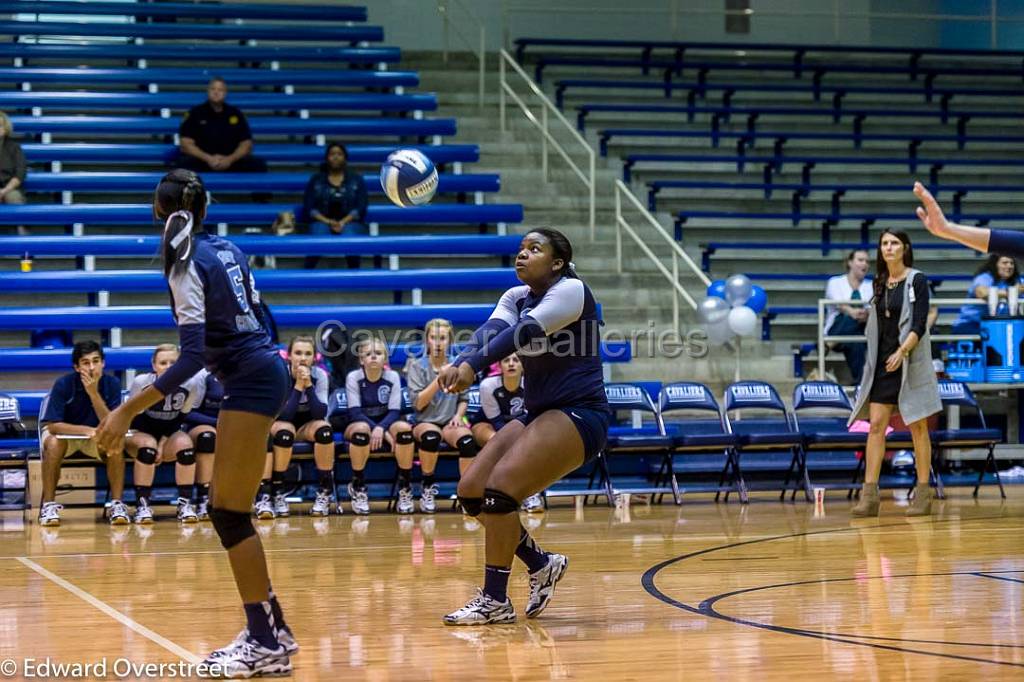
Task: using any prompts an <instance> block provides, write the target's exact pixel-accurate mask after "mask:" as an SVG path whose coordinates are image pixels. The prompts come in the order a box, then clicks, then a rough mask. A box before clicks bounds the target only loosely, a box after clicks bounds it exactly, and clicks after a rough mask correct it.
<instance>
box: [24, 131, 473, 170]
mask: <svg viewBox="0 0 1024 682" xmlns="http://www.w3.org/2000/svg"><path fill="white" fill-rule="evenodd" d="M318 120H319V119H318ZM450 125H452V126H453V125H454V122H451V123H450ZM451 129H452V130H454V128H451ZM346 146H347V147H348V160H349V163H352V164H359V163H362V164H371V163H382V162H383V161H384V159H385V158H387V155H388V154H390V153H391V152H393V151H395V150H396V149H398V148H399V146H401V147H403V148H405V147H406V145H395V144H389V145H388V144H386V145H380V144H352V145H346ZM408 146H409V147H411V148H413V149H419V150H420V151H422V152H423V153H424V154H426V155H427V156H429V157H430V160H431V161H433V162H434V165H442V164H446V163H456V164H461V163H463V162H470V163H472V162H476V161H479V160H480V148H479V147H478V146H477V145H475V144H437V145H408ZM21 150H22V151H23V152H24V153H25V158H26V160H27V161H28V162H29V163H50V164H56V165H58V166H59V165H60V164H62V163H63V162H80V163H104V164H108V165H110V164H119V163H130V164H143V163H148V164H152V163H160V164H164V163H170V162H172V161H173V160H174V159H176V158H177V157H178V153H179V152H178V148H177V147H176V146H174V145H168V144H151V143H136V144H94V143H86V142H69V143H59V144H39V143H33V142H30V143H27V144H23V145H22V146H21ZM325 151H326V149H325V147H324V146H318V145H313V144H280V143H266V144H264V143H261V144H260V145H259V147H257V154H258V155H259V156H260V158H262V159H265V160H266V161H268V162H269V161H272V162H274V163H301V164H316V163H320V162H322V161H323V160H324V152H325ZM55 170H57V171H59V168H56V169H55ZM208 175H209V174H208ZM204 179H205V178H204Z"/></svg>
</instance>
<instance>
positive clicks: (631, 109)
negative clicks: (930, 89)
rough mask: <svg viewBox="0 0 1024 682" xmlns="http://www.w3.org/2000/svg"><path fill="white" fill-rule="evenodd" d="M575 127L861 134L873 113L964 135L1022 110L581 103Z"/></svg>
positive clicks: (1023, 114) (1017, 116) (1019, 114)
mask: <svg viewBox="0 0 1024 682" xmlns="http://www.w3.org/2000/svg"><path fill="white" fill-rule="evenodd" d="M576 111H577V114H576V127H577V128H578V129H579V130H580V132H583V131H584V129H585V127H586V118H587V116H588V115H589V114H591V113H594V112H605V113H651V114H686V120H687V121H689V122H691V123H692V122H693V120H694V117H695V116H696V115H697V114H709V115H710V116H711V130H712V131H717V130H719V129H720V128H721V124H722V122H723V121H729V120H730V119H731V117H732V116H733V115H739V116H746V117H747V124H746V127H747V131H749V132H753V131H754V130H756V129H757V120H758V119H759V118H760V117H761V116H780V117H785V118H807V117H821V118H830V119H832V122H833V123H840V122H841V121H842V119H843V117H848V118H852V119H853V132H854V134H855V135H860V134H861V133H862V132H863V130H864V121H865V120H867V118H868V117H869V116H870V117H874V116H884V117H888V118H901V119H936V118H937V119H938V120H939V122H940V123H942V124H946V123H948V122H949V120H950V119H956V131H957V135H959V136H966V135H967V124H968V122H970V121H971V119H978V118H981V119H994V120H1014V121H1016V120H1018V119H1020V118H1022V117H1024V112H1020V111H1006V110H986V109H976V110H975V109H971V110H956V111H952V110H945V111H932V110H929V109H895V108H881V107H879V108H875V109H868V108H863V107H857V108H850V109H838V108H834V107H833V108H830V109H829V108H824V107H795V106H769V105H764V106H737V105H730V106H677V105H668V104H582V105H580V106H578V107H576Z"/></svg>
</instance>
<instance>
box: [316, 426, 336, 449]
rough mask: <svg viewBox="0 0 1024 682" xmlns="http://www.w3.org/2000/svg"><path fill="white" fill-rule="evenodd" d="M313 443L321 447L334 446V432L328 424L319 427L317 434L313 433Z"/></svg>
mask: <svg viewBox="0 0 1024 682" xmlns="http://www.w3.org/2000/svg"><path fill="white" fill-rule="evenodd" d="M313 442H314V443H319V444H320V445H333V444H334V431H333V430H331V427H330V426H327V425H326V424H324V425H323V426H319V427H317V429H316V432H314V433H313Z"/></svg>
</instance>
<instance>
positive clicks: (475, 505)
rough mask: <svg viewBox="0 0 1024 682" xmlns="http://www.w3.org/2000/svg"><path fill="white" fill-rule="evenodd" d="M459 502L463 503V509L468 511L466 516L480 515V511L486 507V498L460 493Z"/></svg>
mask: <svg viewBox="0 0 1024 682" xmlns="http://www.w3.org/2000/svg"><path fill="white" fill-rule="evenodd" d="M459 504H461V505H462V511H463V512H465V513H466V516H480V512H481V511H483V508H484V498H482V497H463V496H462V495H459Z"/></svg>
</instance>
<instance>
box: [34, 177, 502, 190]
mask: <svg viewBox="0 0 1024 682" xmlns="http://www.w3.org/2000/svg"><path fill="white" fill-rule="evenodd" d="M163 175H164V174H163V173H159V172H157V173H142V172H139V173H130V172H120V173H118V172H84V173H28V175H27V176H26V178H25V185H24V191H26V192H96V193H100V192H104V193H110V192H119V193H123V192H149V191H151V190H152V189H153V188H154V187H156V185H157V183H158V182H159V181H160V178H161V177H163ZM308 182H309V174H308V173H208V174H206V175H205V176H204V177H203V184H204V185H205V186H206V189H207V190H208V191H210V192H223V193H239V192H253V191H258V190H268V191H280V192H296V191H298V192H301V191H302V190H303V189H305V187H306V184H307V183H308ZM363 182H364V183H365V184H366V191H367V192H370V193H373V194H380V193H383V191H384V190H383V188H382V187H381V184H380V175H379V174H378V173H367V174H364V175H363ZM500 189H501V180H500V178H499V176H498V175H497V174H493V173H481V174H469V173H467V174H465V175H452V174H449V173H440V174H438V183H437V192H438V194H442V195H443V194H453V193H462V192H497V191H499V190H500Z"/></svg>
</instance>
